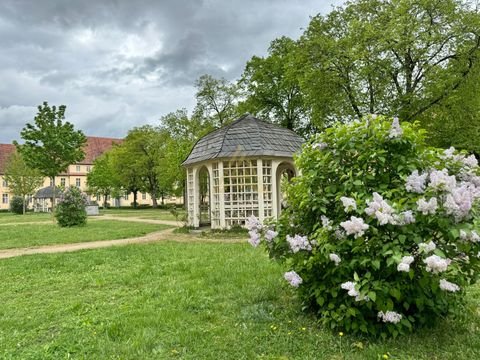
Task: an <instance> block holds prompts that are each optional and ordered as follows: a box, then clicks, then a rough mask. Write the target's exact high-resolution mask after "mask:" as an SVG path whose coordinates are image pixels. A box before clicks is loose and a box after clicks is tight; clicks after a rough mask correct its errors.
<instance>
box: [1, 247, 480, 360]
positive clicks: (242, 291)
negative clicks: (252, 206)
mask: <svg viewBox="0 0 480 360" xmlns="http://www.w3.org/2000/svg"><path fill="white" fill-rule="evenodd" d="M282 273H283V270H282V269H281V268H280V267H279V266H278V265H277V264H275V263H272V262H270V261H269V260H268V259H267V257H266V255H265V254H264V253H263V252H262V251H259V250H255V249H253V248H251V247H250V246H248V245H246V244H227V243H224V244H218V243H217V244H212V243H209V244H207V243H174V242H166V243H156V244H142V245H134V246H125V247H115V248H108V249H99V250H91V251H82V252H76V253H67V254H57V255H35V256H24V257H20V258H12V259H6V260H2V261H0V274H2V281H1V282H0V304H1V306H0V358H2V359H66V358H70V359H177V358H178V359H302V360H303V359H344V358H345V359H378V358H380V357H381V356H382V355H383V354H385V353H387V352H388V353H390V359H442V360H443V359H478V358H479V357H480V336H479V327H480V315H479V313H478V304H479V303H480V291H479V287H475V288H473V289H471V290H470V291H469V294H468V304H469V306H470V307H471V308H472V310H473V311H471V310H468V311H465V315H464V316H463V317H462V318H461V319H447V320H444V321H442V322H441V323H440V324H439V325H438V326H437V327H435V328H434V329H433V330H432V329H425V330H422V331H420V332H419V333H417V334H414V335H409V336H405V337H401V338H398V339H396V340H388V341H379V340H365V339H358V338H353V337H350V336H349V335H348V334H346V335H345V336H344V337H343V338H340V337H339V336H338V335H337V334H332V333H331V332H329V331H327V330H325V329H323V328H321V327H319V326H318V325H317V324H316V322H315V320H314V319H313V318H312V317H310V316H308V315H305V314H303V313H302V312H301V304H300V303H299V302H298V301H297V299H296V297H295V293H294V292H293V291H292V289H291V288H289V287H288V286H286V284H285V282H284V280H283V279H282ZM360 342H361V344H360ZM362 347H363V348H362Z"/></svg>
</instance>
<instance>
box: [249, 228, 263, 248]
mask: <svg viewBox="0 0 480 360" xmlns="http://www.w3.org/2000/svg"><path fill="white" fill-rule="evenodd" d="M248 235H250V239H249V240H248V242H249V243H250V245H252V246H253V247H257V246H258V245H260V234H259V233H258V232H257V231H256V230H250V231H249V232H248Z"/></svg>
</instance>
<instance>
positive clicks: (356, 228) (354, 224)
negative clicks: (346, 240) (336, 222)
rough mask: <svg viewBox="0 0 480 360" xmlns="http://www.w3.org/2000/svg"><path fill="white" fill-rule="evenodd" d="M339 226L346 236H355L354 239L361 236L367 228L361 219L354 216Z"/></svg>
mask: <svg viewBox="0 0 480 360" xmlns="http://www.w3.org/2000/svg"><path fill="white" fill-rule="evenodd" d="M340 226H341V227H343V228H344V229H345V231H346V233H347V235H355V238H358V237H360V236H362V235H363V234H364V233H365V230H367V229H368V227H369V226H368V225H367V224H365V223H364V221H363V219H362V218H357V217H355V216H352V217H351V218H350V220H348V221H344V222H341V223H340Z"/></svg>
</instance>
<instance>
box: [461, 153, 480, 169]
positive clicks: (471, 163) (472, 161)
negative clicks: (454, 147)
mask: <svg viewBox="0 0 480 360" xmlns="http://www.w3.org/2000/svg"><path fill="white" fill-rule="evenodd" d="M463 163H464V164H465V165H466V166H468V167H470V168H474V167H477V166H478V160H477V158H476V157H475V155H470V156H467V157H466V158H465V159H463Z"/></svg>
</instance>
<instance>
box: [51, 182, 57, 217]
mask: <svg viewBox="0 0 480 360" xmlns="http://www.w3.org/2000/svg"><path fill="white" fill-rule="evenodd" d="M52 184H53V198H52V217H55V198H56V195H57V192H56V187H55V176H54V177H52Z"/></svg>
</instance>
